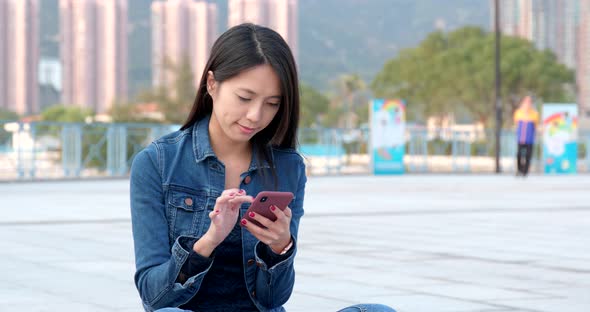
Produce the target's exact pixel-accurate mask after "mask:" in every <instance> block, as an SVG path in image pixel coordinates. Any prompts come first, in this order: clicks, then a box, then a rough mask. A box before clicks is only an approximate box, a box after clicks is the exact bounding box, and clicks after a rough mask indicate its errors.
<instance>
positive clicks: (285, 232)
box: [240, 205, 292, 254]
mask: <svg viewBox="0 0 590 312" xmlns="http://www.w3.org/2000/svg"><path fill="white" fill-rule="evenodd" d="M270 210H271V212H272V213H274V215H275V216H277V219H276V220H275V221H271V220H270V219H268V218H266V217H264V216H262V215H259V214H256V213H254V212H250V218H252V219H254V220H256V221H258V223H260V224H262V225H264V226H265V227H266V228H263V227H259V226H257V225H256V224H254V223H252V222H248V220H246V219H242V220H241V221H240V223H241V224H242V226H243V227H245V228H246V229H247V230H248V231H250V233H252V235H254V236H255V237H256V238H258V240H259V241H261V242H262V243H263V244H266V245H267V246H269V247H270V248H271V249H272V251H273V252H274V253H276V254H280V253H281V251H283V249H285V247H287V245H289V243H290V242H291V231H290V230H289V228H290V224H291V217H292V214H291V209H290V208H289V207H287V208H285V210H284V211H283V210H281V209H279V208H278V207H276V206H274V205H273V206H270Z"/></svg>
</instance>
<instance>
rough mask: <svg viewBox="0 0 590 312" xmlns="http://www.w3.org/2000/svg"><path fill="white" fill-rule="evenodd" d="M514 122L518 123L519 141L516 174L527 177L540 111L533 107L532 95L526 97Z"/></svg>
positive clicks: (515, 115) (515, 113) (516, 112)
mask: <svg viewBox="0 0 590 312" xmlns="http://www.w3.org/2000/svg"><path fill="white" fill-rule="evenodd" d="M514 124H515V125H516V139H517V142H518V149H517V152H516V166H517V172H516V175H517V176H523V177H526V176H527V174H528V172H529V167H530V164H531V158H532V156H533V146H534V144H535V133H536V130H537V127H538V125H539V113H538V112H537V110H536V109H535V108H534V107H533V98H532V97H531V96H526V97H524V99H522V101H521V103H520V107H519V108H518V109H517V110H516V111H515V112H514Z"/></svg>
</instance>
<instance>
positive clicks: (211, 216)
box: [209, 210, 219, 219]
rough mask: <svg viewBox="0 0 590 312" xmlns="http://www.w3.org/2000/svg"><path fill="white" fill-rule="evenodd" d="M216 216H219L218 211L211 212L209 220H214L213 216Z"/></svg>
mask: <svg viewBox="0 0 590 312" xmlns="http://www.w3.org/2000/svg"><path fill="white" fill-rule="evenodd" d="M218 214H219V210H213V211H211V212H209V219H213V218H215V216H217V215H218Z"/></svg>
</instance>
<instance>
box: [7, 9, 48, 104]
mask: <svg viewBox="0 0 590 312" xmlns="http://www.w3.org/2000/svg"><path fill="white" fill-rule="evenodd" d="M38 66H39V1H38V0H0V108H3V109H6V110H10V111H13V112H16V113H19V114H30V113H37V112H38V111H39V103H38V97H39V87H38V77H37V73H38Z"/></svg>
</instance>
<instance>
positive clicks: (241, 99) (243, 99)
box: [238, 95, 251, 102]
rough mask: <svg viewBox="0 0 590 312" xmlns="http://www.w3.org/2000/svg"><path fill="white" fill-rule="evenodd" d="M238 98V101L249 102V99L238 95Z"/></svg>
mask: <svg viewBox="0 0 590 312" xmlns="http://www.w3.org/2000/svg"><path fill="white" fill-rule="evenodd" d="M238 98H240V101H242V102H250V100H251V99H247V98H244V97H241V96H239V95H238Z"/></svg>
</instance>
